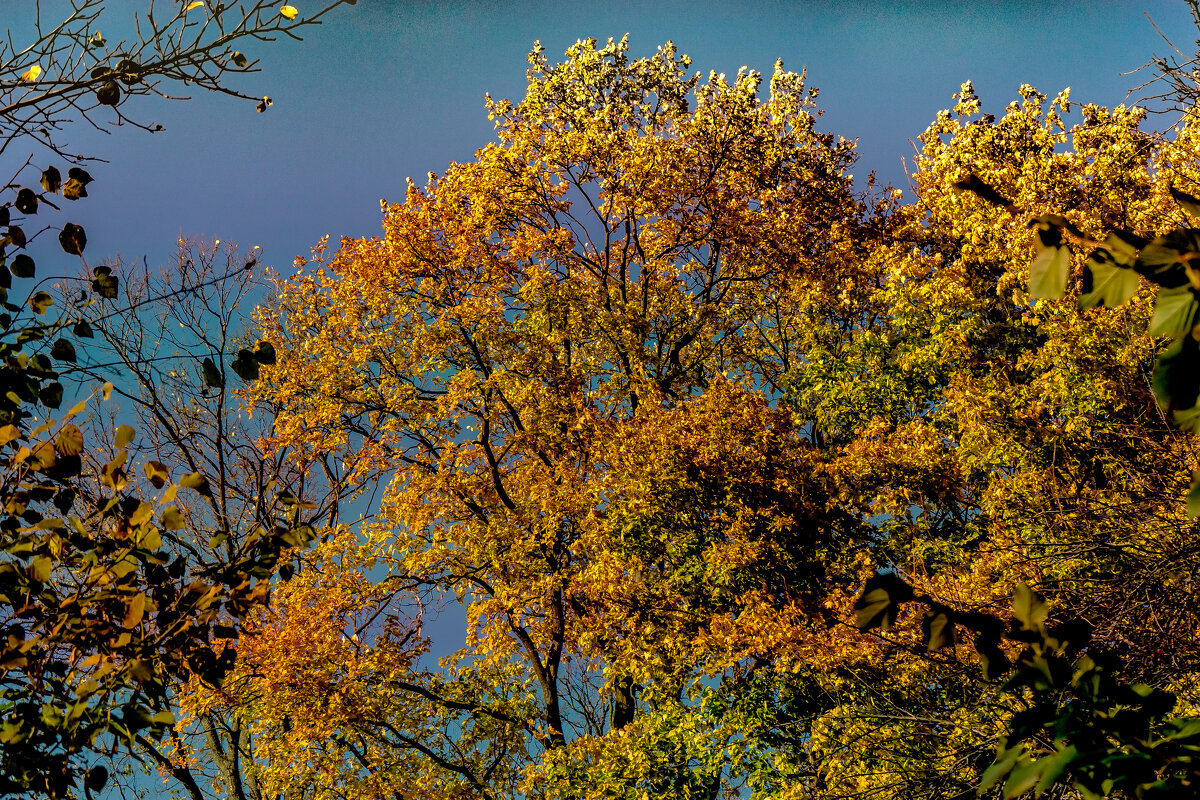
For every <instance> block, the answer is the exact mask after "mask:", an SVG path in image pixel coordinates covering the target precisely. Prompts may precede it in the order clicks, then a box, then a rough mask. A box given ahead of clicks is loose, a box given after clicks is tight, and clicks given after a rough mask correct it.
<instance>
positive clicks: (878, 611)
mask: <svg viewBox="0 0 1200 800" xmlns="http://www.w3.org/2000/svg"><path fill="white" fill-rule="evenodd" d="M912 597H913V591H912V587H911V586H909V585H908V584H907V583H905V582H904V581H903V580H901V579H900V578H899V577H897V576H896V575H893V574H892V573H887V572H881V573H878V574H876V575H873V576H872V577H871V578H869V579H868V580H867V583H866V585H865V586H864V587H863V592H862V594H861V595H860V596H859V598H858V601H857V602H855V604H854V609H855V615H854V616H855V623H856V624H857V625H858V627H859V630H864V631H865V630H869V629H870V628H874V627H880V628H883V629H884V630H887V629H888V628H889V627H890V626H891V624H892V623H893V622H895V621H896V615H897V613H898V612H899V604H900V603H905V602H908V601H909V600H912Z"/></svg>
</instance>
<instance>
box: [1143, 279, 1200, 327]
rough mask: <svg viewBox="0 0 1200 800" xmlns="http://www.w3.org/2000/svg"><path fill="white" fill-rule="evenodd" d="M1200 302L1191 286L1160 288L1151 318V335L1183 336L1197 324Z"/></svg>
mask: <svg viewBox="0 0 1200 800" xmlns="http://www.w3.org/2000/svg"><path fill="white" fill-rule="evenodd" d="M1197 309H1200V303H1198V302H1197V301H1196V294H1195V292H1193V291H1192V287H1191V286H1179V287H1176V288H1174V289H1165V288H1164V289H1159V290H1158V297H1156V298H1155V299H1154V316H1153V317H1151V318H1150V327H1149V330H1150V335H1151V336H1170V337H1172V338H1174V337H1177V336H1182V335H1184V334H1185V333H1187V332H1188V331H1190V330H1191V329H1192V326H1193V325H1195V324H1196V311H1197Z"/></svg>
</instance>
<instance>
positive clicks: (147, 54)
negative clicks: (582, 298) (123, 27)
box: [0, 0, 357, 199]
mask: <svg viewBox="0 0 1200 800" xmlns="http://www.w3.org/2000/svg"><path fill="white" fill-rule="evenodd" d="M356 2H357V0H333V1H332V2H326V3H321V4H319V7H318V9H317V10H316V11H315V12H311V13H307V14H303V15H301V14H300V12H299V11H298V10H297V9H296V8H295V7H293V6H290V5H281V4H280V3H278V2H276V1H275V0H254V2H239V3H222V2H216V3H204V2H187V3H177V4H171V5H170V6H169V7H168V8H167V10H166V13H165V14H164V13H163V12H162V8H161V6H160V7H159V8H158V9H156V8H155V4H154V2H151V3H150V4H149V6H148V7H147V8H146V10H145V11H144V12H142V13H140V14H139V13H137V11H136V10H135V12H134V19H133V22H134V23H135V28H134V30H133V31H131V32H130V35H129V36H128V38H121V39H119V40H113V41H110V40H109V39H107V38H105V36H104V33H103V31H102V29H101V27H100V22H101V19H102V18H103V19H104V21H105V22H106V23H107V22H108V21H110V19H111V15H109V16H106V15H105V14H106V12H107V11H109V10H110V9H109V8H107V7H106V4H105V0H79V2H73V3H72V4H71V9H70V11H69V12H68V13H66V15H65V16H64V17H63V19H61V20H60V21H57V22H55V21H53V20H49V19H45V18H43V16H42V10H41V4H40V3H39V4H38V5H37V7H36V11H35V13H36V18H35V22H34V30H33V32H32V33H33V36H32V37H31V38H30V39H28V40H27V39H23V38H22V39H17V40H16V42H14V41H13V40H12V39H9V40H7V41H4V42H0V76H2V77H0V154H2V153H4V151H5V150H6V149H8V147H9V146H10V145H11V144H13V143H14V142H17V141H20V142H21V143H22V144H23V145H24V143H25V142H28V141H36V142H38V143H40V144H41V145H44V146H45V147H46V148H48V149H49V150H51V151H52V152H54V153H55V154H56V155H58V156H60V157H63V158H67V159H69V160H78V159H81V158H84V156H72V155H69V151H66V150H64V149H63V148H64V145H63V144H62V143H61V142H60V141H59V140H58V139H57V136H58V135H59V133H60V132H61V131H62V129H63V128H64V126H67V125H70V124H72V123H77V122H81V121H82V122H87V123H89V124H90V125H91V126H92V127H94V128H97V129H100V130H105V128H104V127H103V125H104V124H105V123H106V122H107V121H108V120H110V119H111V120H113V121H115V122H116V123H117V124H133V125H135V126H137V127H139V128H142V129H144V130H147V131H152V132H153V131H156V130H161V126H158V125H154V124H151V123H141V122H138V121H137V120H136V119H135V118H133V117H130V116H128V115H127V114H126V110H127V108H128V101H129V100H130V99H131V98H134V97H145V96H151V95H153V96H157V97H161V98H166V99H179V98H174V97H172V96H170V95H168V94H167V91H169V87H170V86H172V85H174V84H183V85H184V86H194V87H196V88H197V89H201V90H203V91H208V92H219V93H221V94H227V95H230V96H232V97H236V98H240V99H243V100H251V101H253V102H255V103H257V104H258V105H257V107H258V110H259V111H260V112H261V111H265V110H266V108H267V107H268V106H270V105H271V98H269V97H251V96H249V95H247V94H245V93H244V92H242V91H240V90H238V89H237V88H236V87H234V86H231V85H230V83H229V81H230V78H231V77H232V76H235V75H237V74H240V73H253V72H258V71H259V69H258V63H259V61H258V58H257V57H255V56H254V55H253V52H251V53H250V54H247V53H244V52H242V51H240V50H239V49H237V48H239V47H247V48H251V49H252V48H253V47H254V45H255V43H261V42H270V41H274V40H275V39H277V38H278V37H280V36H287V37H289V38H292V39H297V40H298V39H299V38H300V35H299V32H301V31H302V30H303V29H304V28H306V27H308V26H310V25H319V24H321V21H322V19H323V18H324V17H325V16H326V15H328V14H329V13H330V12H332V11H333V10H334V9H335V8H337V7H338V6H341V5H354V4H355V3H356ZM156 11H157V12H158V13H156ZM66 196H67V197H68V198H69V199H73V198H72V197H71V194H70V193H68V194H67V195H66Z"/></svg>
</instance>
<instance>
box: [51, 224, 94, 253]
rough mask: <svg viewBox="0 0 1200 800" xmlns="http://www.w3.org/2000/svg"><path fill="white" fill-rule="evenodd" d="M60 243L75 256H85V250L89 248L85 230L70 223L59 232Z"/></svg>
mask: <svg viewBox="0 0 1200 800" xmlns="http://www.w3.org/2000/svg"><path fill="white" fill-rule="evenodd" d="M58 243H59V244H60V245H62V249H63V250H64V251H66V252H68V253H70V254H71V255H73V256H79V255H83V248H85V247H87V236H86V235H85V234H84V232H83V228H81V227H80V226H78V225H75V224H74V223H71V222H68V223H67V224H66V225H64V226H63V229H62V230H61V231H59V234H58Z"/></svg>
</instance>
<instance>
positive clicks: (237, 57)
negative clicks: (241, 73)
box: [229, 50, 250, 69]
mask: <svg viewBox="0 0 1200 800" xmlns="http://www.w3.org/2000/svg"><path fill="white" fill-rule="evenodd" d="M229 60H230V61H232V62H233V63H234V64H235V65H236V66H238V67H239V68H241V69H245V68H246V67H247V66H249V65H250V59H248V58H246V54H245V53H239V52H238V51H237V50H234V51H233V52H232V53H230V54H229Z"/></svg>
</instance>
